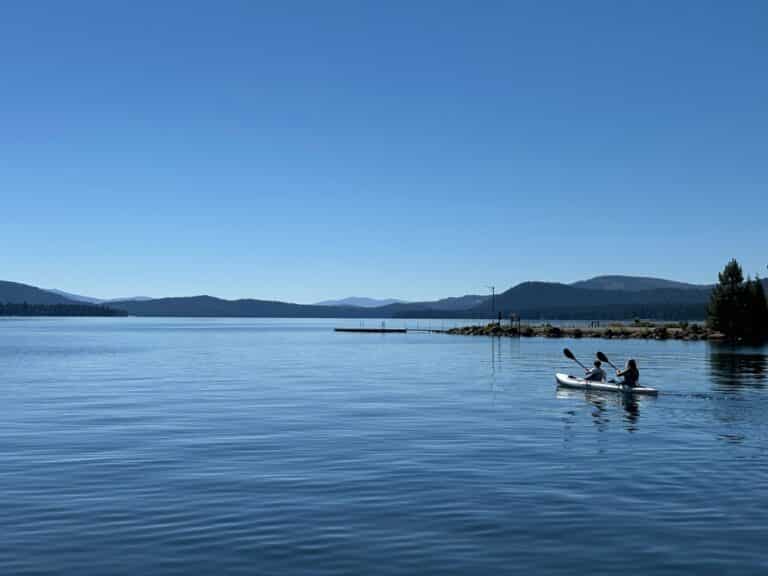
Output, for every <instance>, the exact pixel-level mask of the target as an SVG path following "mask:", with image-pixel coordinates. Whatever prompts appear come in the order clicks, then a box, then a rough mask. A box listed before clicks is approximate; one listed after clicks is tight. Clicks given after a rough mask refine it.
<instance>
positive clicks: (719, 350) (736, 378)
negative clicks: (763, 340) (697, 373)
mask: <svg viewBox="0 0 768 576" xmlns="http://www.w3.org/2000/svg"><path fill="white" fill-rule="evenodd" d="M708 360H709V367H710V372H711V374H712V382H713V384H714V385H715V389H717V388H718V387H719V388H720V389H725V390H726V391H727V390H728V389H738V388H745V387H755V388H763V387H764V386H765V381H766V378H768V355H767V354H765V353H764V352H760V351H750V350H749V349H743V348H742V349H740V348H736V347H731V346H724V345H723V346H716V347H712V348H711V349H710V353H709V356H708Z"/></svg>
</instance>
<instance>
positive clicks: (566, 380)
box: [555, 374, 659, 396]
mask: <svg viewBox="0 0 768 576" xmlns="http://www.w3.org/2000/svg"><path fill="white" fill-rule="evenodd" d="M555 378H556V379H557V384H558V386H562V387H564V388H578V389H581V390H601V391H603V392H624V393H626V394H647V395H649V396H656V395H657V394H658V393H659V391H658V390H656V388H648V387H645V386H635V387H633V388H630V387H628V386H622V385H621V384H618V383H617V382H590V381H589V380H584V378H577V377H576V376H568V375H567V374H555Z"/></svg>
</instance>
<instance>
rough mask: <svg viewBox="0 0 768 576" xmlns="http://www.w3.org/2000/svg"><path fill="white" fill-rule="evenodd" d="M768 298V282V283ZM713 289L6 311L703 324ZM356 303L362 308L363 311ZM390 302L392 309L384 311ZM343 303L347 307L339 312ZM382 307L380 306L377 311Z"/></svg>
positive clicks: (3, 291)
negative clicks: (629, 320)
mask: <svg viewBox="0 0 768 576" xmlns="http://www.w3.org/2000/svg"><path fill="white" fill-rule="evenodd" d="M763 284H764V286H766V289H767V290H768V281H766V280H763ZM711 290H712V287H711V286H706V285H695V284H686V283H684V282H674V281H671V280H663V279H659V278H645V277H635V276H598V277H595V278H591V279H589V280H583V281H579V282H574V283H573V284H560V283H556V282H523V283H522V284H518V285H517V286H514V287H512V288H510V289H509V290H506V291H505V292H502V293H500V294H497V295H496V297H495V299H491V298H490V297H489V296H487V295H483V296H480V295H476V294H468V295H465V296H458V297H451V298H443V299H441V300H434V301H424V302H401V301H391V300H374V299H369V298H359V297H358V298H346V299H343V300H337V301H328V302H327V303H321V304H293V303H290V302H279V301H272V300H256V299H240V300H224V299H221V298H215V297H213V296H188V297H175V298H130V299H124V300H111V301H106V300H101V299H97V298H90V297H86V296H80V295H76V294H70V293H66V292H62V291H60V290H43V289H41V288H37V287H35V286H29V285H26V284H20V283H17V282H4V281H0V303H6V304H8V303H24V302H26V303H28V304H42V305H55V304H83V303H84V302H85V303H89V304H100V305H107V306H109V307H111V308H114V309H117V310H122V311H125V312H127V313H128V314H130V315H135V316H191V317H293V318H297V317H306V318H430V317H431V318H437V317H442V318H489V317H495V316H497V315H498V314H501V315H502V317H505V318H507V317H509V316H510V315H511V314H516V315H519V316H520V317H522V318H531V319H534V318H536V319H546V318H559V319H576V318H579V319H622V318H635V317H638V318H657V319H690V320H693V319H701V318H704V316H705V315H706V306H707V302H708V301H709V296H710V293H711ZM354 302H357V303H356V304H355V303H354ZM382 302H387V303H385V304H382ZM339 303H342V304H339ZM374 303H376V305H373V304H374Z"/></svg>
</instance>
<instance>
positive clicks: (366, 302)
mask: <svg viewBox="0 0 768 576" xmlns="http://www.w3.org/2000/svg"><path fill="white" fill-rule="evenodd" d="M401 302H404V301H403V300H397V299H395V298H381V299H379V298H364V297H361V296H349V297H348V298H342V299H341V300H323V301H322V302H316V303H315V304H314V306H359V307H360V308H378V307H379V306H388V305H389V304H399V303H401Z"/></svg>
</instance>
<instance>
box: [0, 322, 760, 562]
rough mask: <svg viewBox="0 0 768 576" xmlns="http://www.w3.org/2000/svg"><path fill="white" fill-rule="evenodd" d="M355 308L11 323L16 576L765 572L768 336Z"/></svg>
mask: <svg viewBox="0 0 768 576" xmlns="http://www.w3.org/2000/svg"><path fill="white" fill-rule="evenodd" d="M451 322H452V321H451ZM358 323H359V321H358V320H345V321H342V320H339V321H332V320H263V319H138V318H92V319H64V318H59V319H50V318H29V319H2V320H0V386H2V391H3V400H2V402H0V498H1V499H2V500H1V501H2V506H1V507H0V534H1V536H0V573H1V574H67V575H69V574H73V575H74V574H78V575H81V574H126V575H127V574H131V575H135V574H193V573H195V574H199V573H209V574H403V573H420V574H498V573H526V574H527V573H536V574H616V573H619V572H621V573H631V574H682V573H685V574H740V575H741V574H766V573H768V553H766V551H765V550H766V542H768V465H767V462H766V446H768V388H767V386H768V349H765V348H751V349H750V348H743V349H732V348H728V347H725V346H715V345H710V344H707V343H703V342H676V341H666V342H657V341H638V340H611V341H604V340H587V339H584V340H552V339H550V340H547V339H539V338H531V339H495V338H489V337H470V336H449V335H444V334H429V333H408V334H355V333H334V332H333V331H332V327H333V326H334V325H337V324H338V325H342V324H344V325H347V326H350V325H352V326H354V325H357V324H358ZM429 323H430V322H429V321H424V322H422V324H421V325H420V327H424V326H426V325H428V324H429ZM431 323H432V325H433V326H434V327H440V326H439V324H440V323H441V321H432V322H431ZM446 323H448V321H446V322H443V325H445V324H446ZM374 324H375V321H370V322H369V323H368V325H374ZM409 325H411V326H412V327H415V322H414V321H409ZM565 346H568V347H569V348H571V349H572V350H573V351H574V352H576V353H577V355H578V356H579V357H581V358H582V359H583V361H585V362H587V361H589V360H590V356H591V354H593V353H594V352H595V351H596V350H598V349H600V350H602V351H603V352H605V353H606V354H608V356H609V357H611V358H612V359H614V361H615V362H618V361H621V362H623V361H624V360H625V359H626V358H627V357H629V356H634V357H635V358H637V359H638V361H639V364H640V368H641V373H642V382H643V383H644V384H645V385H652V386H656V387H658V388H660V389H661V390H662V394H661V395H660V396H659V397H658V398H637V399H636V400H632V399H631V398H624V397H622V396H620V395H615V394H594V393H584V392H577V391H570V392H566V391H558V390H556V387H555V381H554V373H555V372H556V371H565V372H570V373H574V374H575V373H578V367H576V366H575V365H573V364H572V363H570V362H569V361H568V360H566V359H565V358H564V357H563V355H562V349H563V347H565Z"/></svg>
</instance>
